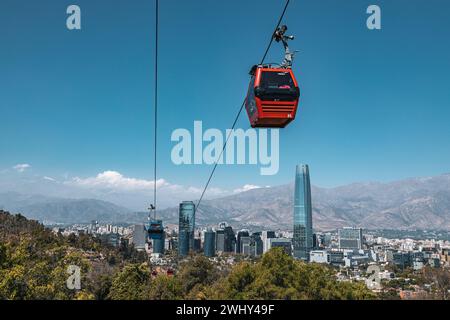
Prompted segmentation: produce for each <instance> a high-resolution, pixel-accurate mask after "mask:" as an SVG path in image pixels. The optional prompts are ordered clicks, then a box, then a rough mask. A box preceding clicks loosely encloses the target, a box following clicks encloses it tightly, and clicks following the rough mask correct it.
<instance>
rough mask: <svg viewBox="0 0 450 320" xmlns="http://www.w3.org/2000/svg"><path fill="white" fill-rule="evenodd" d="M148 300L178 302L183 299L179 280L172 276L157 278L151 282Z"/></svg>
mask: <svg viewBox="0 0 450 320" xmlns="http://www.w3.org/2000/svg"><path fill="white" fill-rule="evenodd" d="M149 297H150V299H152V300H178V299H182V298H183V289H182V286H181V283H180V280H179V279H178V278H176V277H173V276H166V275H161V276H157V277H156V278H155V279H153V281H152V282H151V288H150V296H149Z"/></svg>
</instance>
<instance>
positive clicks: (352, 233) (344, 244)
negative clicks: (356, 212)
mask: <svg viewBox="0 0 450 320" xmlns="http://www.w3.org/2000/svg"><path fill="white" fill-rule="evenodd" d="M338 240H339V241H338V242H339V249H352V250H360V249H362V247H363V235H362V229H361V228H353V227H351V228H348V227H347V228H342V229H338Z"/></svg>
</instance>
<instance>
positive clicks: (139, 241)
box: [131, 224, 147, 250]
mask: <svg viewBox="0 0 450 320" xmlns="http://www.w3.org/2000/svg"><path fill="white" fill-rule="evenodd" d="M131 243H132V244H133V245H134V247H135V248H136V249H137V250H144V249H145V244H146V243H147V230H145V226H144V225H143V224H135V225H134V226H133V234H132V237H131Z"/></svg>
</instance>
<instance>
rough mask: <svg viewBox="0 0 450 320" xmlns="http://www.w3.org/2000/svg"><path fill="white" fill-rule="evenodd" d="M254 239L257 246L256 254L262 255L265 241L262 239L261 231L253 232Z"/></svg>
mask: <svg viewBox="0 0 450 320" xmlns="http://www.w3.org/2000/svg"><path fill="white" fill-rule="evenodd" d="M252 241H253V245H254V246H255V256H260V255H262V254H263V249H264V248H263V241H262V240H261V233H260V232H254V233H252Z"/></svg>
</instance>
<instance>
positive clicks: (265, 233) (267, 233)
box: [261, 231, 276, 253]
mask: <svg viewBox="0 0 450 320" xmlns="http://www.w3.org/2000/svg"><path fill="white" fill-rule="evenodd" d="M272 238H276V236H275V231H263V232H262V233H261V240H262V242H263V253H265V252H267V251H268V250H269V239H272Z"/></svg>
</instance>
